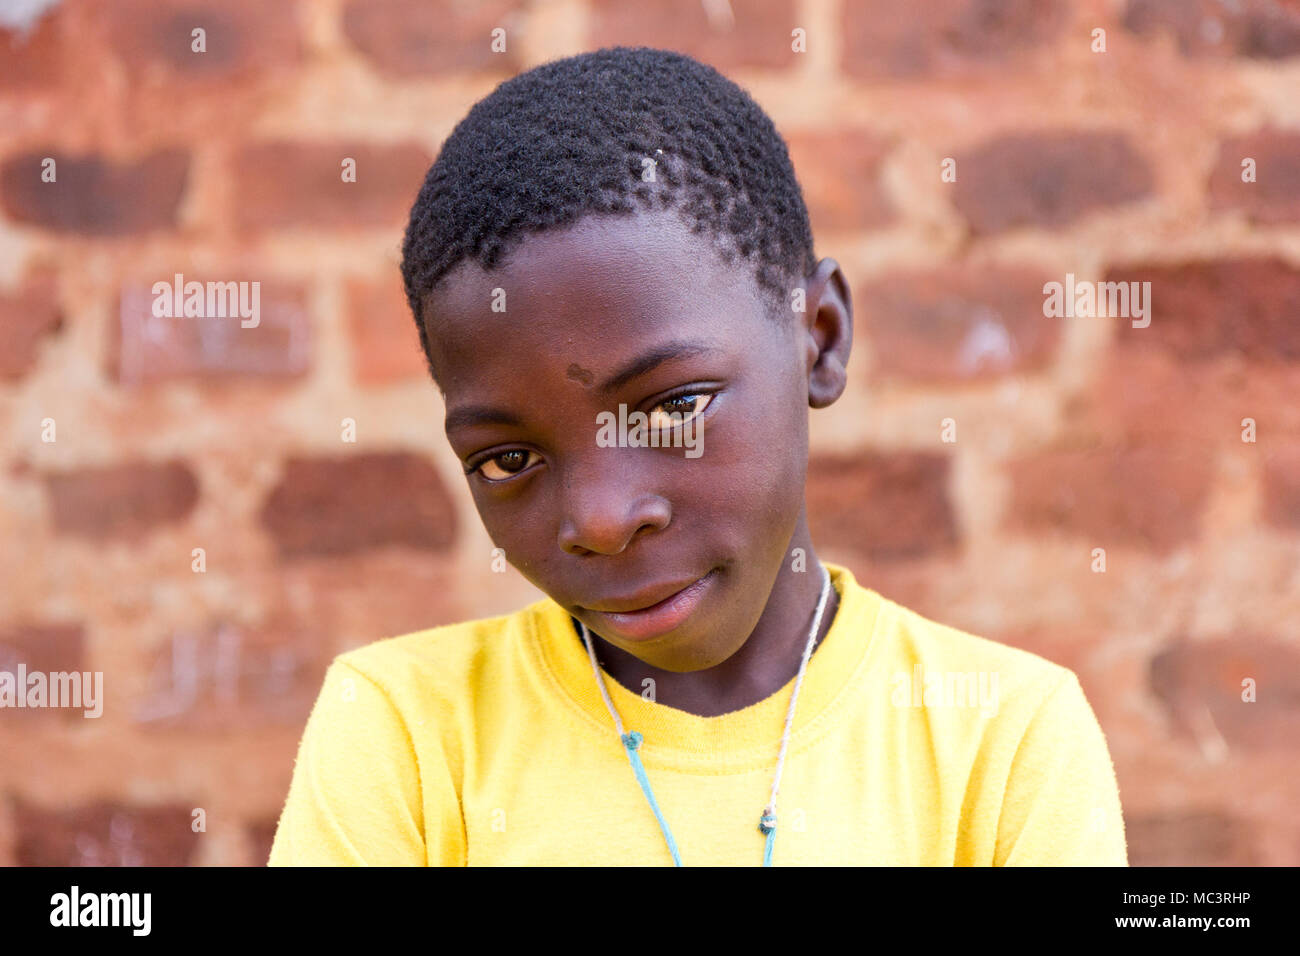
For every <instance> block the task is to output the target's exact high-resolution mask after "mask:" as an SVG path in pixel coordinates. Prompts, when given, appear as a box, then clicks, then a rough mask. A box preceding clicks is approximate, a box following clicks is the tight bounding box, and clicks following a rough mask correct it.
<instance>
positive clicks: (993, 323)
mask: <svg viewBox="0 0 1300 956" xmlns="http://www.w3.org/2000/svg"><path fill="white" fill-rule="evenodd" d="M1045 281H1046V280H1045V279H1044V277H1043V275H1042V274H1041V273H1038V272H1033V271H1030V270H1028V269H1011V268H1003V267H995V268H990V267H970V266H955V267H945V268H942V269H938V270H934V271H930V272H922V273H905V274H900V275H890V276H889V278H888V279H884V280H881V281H879V282H874V283H872V284H870V285H868V286H866V287H864V288H863V289H862V291H861V292H860V293H859V294H857V295H855V296H854V300H855V302H856V303H857V306H858V308H857V311H858V314H859V316H860V317H861V318H860V319H859V321H860V322H861V325H862V328H863V330H864V331H865V333H866V335H867V336H868V337H870V339H871V343H872V357H873V361H874V367H873V368H871V369H869V370H867V374H869V375H870V376H871V377H872V378H875V377H877V376H885V377H906V378H914V379H931V380H938V381H945V380H946V381H961V380H967V379H974V378H988V377H990V376H997V375H1005V374H1007V373H1010V372H1021V371H1027V370H1032V369H1037V368H1041V367H1042V366H1044V365H1045V364H1047V363H1048V362H1049V361H1050V360H1051V359H1052V357H1053V355H1054V353H1055V351H1056V349H1057V346H1058V343H1059V341H1060V337H1061V323H1062V320H1061V319H1059V318H1048V317H1046V316H1044V315H1043V283H1044V282H1045Z"/></svg>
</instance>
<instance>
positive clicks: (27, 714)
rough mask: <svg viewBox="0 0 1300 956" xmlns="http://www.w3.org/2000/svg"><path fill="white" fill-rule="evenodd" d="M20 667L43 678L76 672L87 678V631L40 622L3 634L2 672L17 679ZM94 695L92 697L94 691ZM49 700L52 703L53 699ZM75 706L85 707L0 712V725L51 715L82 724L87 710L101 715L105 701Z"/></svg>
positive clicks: (0, 649) (85, 700) (84, 701)
mask: <svg viewBox="0 0 1300 956" xmlns="http://www.w3.org/2000/svg"><path fill="white" fill-rule="evenodd" d="M19 665H22V666H24V667H25V668H26V673H27V674H29V675H30V674H34V673H37V672H39V673H42V674H50V673H67V674H71V673H74V672H75V673H78V674H83V675H84V674H85V673H86V672H87V671H88V670H89V667H88V666H87V663H86V633H85V629H84V627H83V626H82V625H81V624H79V623H49V622H38V623H26V624H19V625H15V626H12V627H9V628H6V629H4V630H0V671H5V672H8V673H10V674H15V675H16V674H17V673H18V667H19ZM15 679H16V678H15ZM82 681H83V683H82V685H81V686H83V687H84V686H85V684H84V677H83V678H82ZM92 681H93V678H92ZM17 689H18V693H20V694H21V693H24V688H23V687H22V686H19V687H18V688H17ZM101 691H102V688H101ZM91 692H92V693H93V690H92V691H91ZM47 700H50V702H51V703H53V700H52V698H47ZM73 702H74V703H77V704H79V705H84V706H75V707H48V708H39V709H38V708H28V707H13V708H10V707H5V708H4V709H3V710H0V723H3V722H5V721H11V720H43V719H45V718H47V717H49V716H50V715H52V714H53V715H58V716H59V717H61V718H63V719H65V720H73V721H81V720H84V719H86V718H85V714H86V712H87V710H94V709H95V708H96V707H98V708H99V709H100V710H101V712H102V707H103V701H102V700H100V701H97V702H92V701H91V700H90V699H88V698H86V697H82V698H81V699H80V700H79V701H77V700H74V701H73Z"/></svg>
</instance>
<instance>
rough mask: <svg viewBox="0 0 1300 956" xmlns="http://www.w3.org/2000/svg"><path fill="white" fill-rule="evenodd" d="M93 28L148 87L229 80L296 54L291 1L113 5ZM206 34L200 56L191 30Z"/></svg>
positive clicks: (290, 60) (129, 1) (142, 0)
mask: <svg viewBox="0 0 1300 956" xmlns="http://www.w3.org/2000/svg"><path fill="white" fill-rule="evenodd" d="M97 14H98V17H99V26H100V29H101V30H102V31H103V34H104V35H105V36H107V37H108V39H109V42H110V44H111V45H112V47H113V49H114V50H115V51H116V53H117V55H118V57H119V58H120V60H121V62H122V63H123V64H124V65H125V66H126V68H127V70H128V71H129V73H130V75H131V76H132V77H134V78H136V79H142V80H146V81H149V82H157V83H166V84H171V83H174V82H176V81H177V80H181V81H185V80H202V79H212V80H222V81H228V80H231V79H234V78H236V77H239V76H242V75H246V74H248V73H250V72H251V71H254V70H257V69H260V68H263V67H269V66H275V67H277V68H278V67H283V66H285V65H291V64H294V63H296V62H297V61H298V60H299V59H300V58H301V55H302V42H301V40H300V38H299V35H298V17H299V14H298V4H297V3H296V2H295V0H288V2H280V3H259V2H258V0H227V2H221V3H215V2H211V0H172V2H169V3H167V4H166V6H164V7H161V8H160V7H159V5H158V4H157V3H156V2H154V0H116V2H114V3H113V4H112V5H111V6H108V7H102V6H101V7H99V8H98V9H97ZM196 28H202V29H203V30H204V32H205V36H204V47H205V49H204V51H203V52H201V53H200V52H196V51H195V50H194V49H193V43H194V37H193V31H194V30H195V29H196Z"/></svg>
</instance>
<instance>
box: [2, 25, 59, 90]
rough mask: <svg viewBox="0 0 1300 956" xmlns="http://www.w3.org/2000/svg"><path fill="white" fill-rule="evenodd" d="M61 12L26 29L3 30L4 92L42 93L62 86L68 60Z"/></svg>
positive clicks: (26, 26)
mask: <svg viewBox="0 0 1300 956" xmlns="http://www.w3.org/2000/svg"><path fill="white" fill-rule="evenodd" d="M61 27H62V21H61V17H60V11H59V10H58V9H55V10H54V11H53V12H47V13H46V14H45V15H44V16H42V17H41V18H40V19H39V20H38V21H36V22H35V23H30V22H29V23H26V24H24V26H23V27H22V28H17V29H14V28H9V29H0V63H3V64H4V69H2V70H0V89H21V90H24V91H32V92H35V91H39V90H41V89H48V88H49V87H51V86H53V85H54V84H56V83H58V81H59V79H60V76H61V74H62V67H63V63H64V57H65V56H66V53H65V47H64V43H63V31H62V28H61Z"/></svg>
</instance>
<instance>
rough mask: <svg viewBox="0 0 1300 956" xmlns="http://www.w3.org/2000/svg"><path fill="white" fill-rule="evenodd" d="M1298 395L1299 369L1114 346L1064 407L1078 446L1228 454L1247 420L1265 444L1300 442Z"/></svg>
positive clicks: (1298, 366)
mask: <svg viewBox="0 0 1300 956" xmlns="http://www.w3.org/2000/svg"><path fill="white" fill-rule="evenodd" d="M1152 328H1155V326H1154V325H1153V326H1152ZM1147 331H1150V329H1148V330H1147ZM1297 394H1300V364H1292V365H1276V366H1270V365H1265V364H1260V363H1254V364H1249V365H1246V364H1243V363H1241V362H1234V361H1231V360H1229V361H1225V362H1201V363H1193V362H1188V361H1185V360H1183V359H1181V358H1179V357H1178V356H1176V355H1173V354H1171V353H1170V352H1168V351H1165V350H1162V349H1159V348H1150V349H1139V348H1127V349H1116V350H1112V351H1111V352H1110V353H1109V354H1108V355H1107V356H1106V358H1105V360H1104V362H1103V364H1102V366H1101V368H1100V369H1099V371H1098V373H1097V375H1096V376H1095V377H1094V379H1093V380H1092V381H1091V382H1090V384H1089V386H1088V388H1087V389H1086V390H1084V391H1082V392H1081V393H1079V394H1077V395H1075V396H1072V397H1071V398H1070V400H1069V401H1068V402H1067V403H1066V405H1065V407H1064V415H1065V425H1066V429H1067V431H1068V433H1069V434H1070V435H1072V436H1074V437H1075V438H1076V439H1077V440H1078V441H1084V440H1087V441H1091V442H1096V443H1106V444H1126V443H1142V442H1163V441H1169V440H1179V441H1189V442H1196V443H1198V444H1200V446H1201V449H1202V451H1203V452H1206V453H1209V452H1211V451H1212V450H1213V449H1216V448H1217V449H1221V450H1225V451H1226V450H1229V449H1240V448H1241V447H1242V441H1241V433H1242V424H1241V422H1242V420H1243V419H1246V418H1252V419H1254V420H1255V424H1256V431H1257V440H1258V441H1259V442H1261V443H1268V444H1271V443H1272V442H1273V441H1274V440H1276V439H1277V438H1278V437H1280V436H1291V437H1293V438H1300V404H1297V403H1296V401H1295V396H1296V395H1297Z"/></svg>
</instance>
